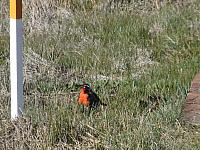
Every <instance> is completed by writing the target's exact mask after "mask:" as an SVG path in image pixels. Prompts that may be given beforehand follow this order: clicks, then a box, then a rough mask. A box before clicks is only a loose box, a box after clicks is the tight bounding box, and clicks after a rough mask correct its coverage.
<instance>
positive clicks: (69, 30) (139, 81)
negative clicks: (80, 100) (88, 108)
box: [0, 2, 200, 150]
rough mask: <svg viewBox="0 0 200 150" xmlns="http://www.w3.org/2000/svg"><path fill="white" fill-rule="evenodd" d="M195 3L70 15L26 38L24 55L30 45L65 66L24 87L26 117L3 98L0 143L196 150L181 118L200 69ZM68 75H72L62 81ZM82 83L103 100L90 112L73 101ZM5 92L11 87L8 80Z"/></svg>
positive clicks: (194, 132)
mask: <svg viewBox="0 0 200 150" xmlns="http://www.w3.org/2000/svg"><path fill="white" fill-rule="evenodd" d="M199 6H200V3H199V2H196V3H193V4H192V3H191V4H188V5H187V6H182V7H175V6H174V5H170V4H168V5H166V6H164V7H163V8H162V9H161V10H159V11H158V10H153V11H149V12H148V15H147V14H146V12H144V11H143V10H141V11H140V10H131V11H128V10H121V9H119V10H113V11H112V12H104V11H95V12H91V13H87V14H85V13H83V14H81V13H74V16H73V18H72V19H69V20H62V19H60V18H58V19H57V20H58V22H59V24H60V29H59V30H58V32H55V29H53V28H51V27H50V29H48V30H47V29H46V30H45V29H44V31H43V32H40V33H37V32H33V33H31V34H30V35H26V37H25V52H26V53H28V52H29V49H32V50H33V51H35V52H36V53H38V54H39V55H40V56H41V57H43V58H45V59H46V60H47V61H48V62H51V64H53V65H52V66H54V65H55V66H58V67H60V66H62V67H63V68H64V70H62V71H61V72H59V71H57V72H58V74H59V75H60V76H57V74H50V73H49V72H48V71H51V68H50V69H49V70H46V71H44V72H42V73H41V74H42V75H41V76H38V77H36V78H37V80H36V82H35V83H33V84H30V86H27V87H28V88H26V90H25V112H24V113H25V114H24V117H23V118H20V119H19V120H17V121H14V122H11V121H10V119H9V118H10V113H9V111H10V107H8V106H10V98H9V96H5V95H3V96H2V97H1V99H0V101H1V105H0V112H2V113H0V114H1V115H0V116H1V120H0V139H1V140H0V148H8V149H27V148H30V149H54V148H58V149H67V148H68V149H76V148H77V149H144V150H145V149H181V150H182V149H185V150H187V149H199V147H200V146H199V144H198V143H199V140H200V136H199V128H198V127H192V126H191V127H190V126H188V125H185V124H184V123H182V121H181V119H180V118H181V110H182V106H183V104H184V102H185V98H186V95H187V92H188V89H189V86H190V82H191V80H192V78H193V77H194V75H195V74H196V73H197V72H198V71H199V66H200V61H199V57H200V51H199V45H200V43H199V42H200V41H199V30H198V29H199V27H198V21H199V19H200V17H199V14H198V11H199V8H200V7H199ZM135 12H137V13H135ZM5 39H6V38H1V37H0V43H7V44H0V51H2V53H4V54H5V53H7V52H6V51H5V50H7V49H8V39H7V40H5ZM0 60H3V61H5V58H3V59H1V58H0ZM148 61H150V63H148ZM151 63H152V64H151ZM138 64H140V65H138ZM5 65H6V64H2V63H1V66H4V67H5ZM42 67H43V66H41V68H40V69H41V70H42ZM44 70H45V69H44ZM4 71H5V72H6V71H7V69H5V70H4ZM66 72H73V74H72V76H70V77H69V79H66V78H61V75H63V76H67V75H66V74H65V73H66ZM139 72H140V73H139ZM138 73H139V75H138ZM98 75H102V76H104V77H107V79H106V80H97V79H95V77H97V76H98ZM135 75H136V77H135ZM8 76H9V74H8V73H7V72H6V74H4V75H2V78H8ZM71 78H72V79H71ZM82 80H85V81H86V82H88V83H90V84H91V85H92V87H93V88H94V90H95V91H96V92H97V93H98V95H99V96H100V98H101V99H102V101H103V102H105V103H107V104H108V106H107V107H106V108H101V109H100V110H96V111H93V112H92V114H91V115H90V116H89V117H88V116H87V115H86V114H84V113H80V110H79V108H78V107H77V103H76V99H77V96H78V92H79V88H78V87H77V84H78V83H82ZM3 89H4V90H5V89H7V91H8V90H9V81H5V82H3V83H2V89H1V91H3ZM1 95H2V94H1ZM156 96H157V97H159V98H158V99H159V100H158V101H159V102H158V103H156V100H155V97H156ZM152 97H153V100H152ZM155 103H156V104H157V105H156V106H155ZM143 104H144V105H143Z"/></svg>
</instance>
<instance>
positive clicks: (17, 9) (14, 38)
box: [10, 0, 24, 119]
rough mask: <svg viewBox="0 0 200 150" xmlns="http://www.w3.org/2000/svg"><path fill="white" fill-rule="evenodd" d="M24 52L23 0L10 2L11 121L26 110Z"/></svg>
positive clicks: (11, 0)
mask: <svg viewBox="0 0 200 150" xmlns="http://www.w3.org/2000/svg"><path fill="white" fill-rule="evenodd" d="M22 50H23V24H22V0H10V81H11V119H15V118H17V117H19V116H20V115H22V113H23V109H24V98H23V56H22Z"/></svg>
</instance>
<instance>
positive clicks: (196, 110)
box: [183, 72, 200, 124]
mask: <svg viewBox="0 0 200 150" xmlns="http://www.w3.org/2000/svg"><path fill="white" fill-rule="evenodd" d="M183 120H184V121H186V122H187V123H190V124H200V72H199V73H198V74H197V75H196V76H195V77H194V79H193V81H192V82H191V87H190V90H189V92H188V95H187V98H186V103H185V105H184V107H183Z"/></svg>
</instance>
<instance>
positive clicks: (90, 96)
mask: <svg viewBox="0 0 200 150" xmlns="http://www.w3.org/2000/svg"><path fill="white" fill-rule="evenodd" d="M78 104H79V105H82V107H83V111H84V107H88V109H89V110H88V115H89V114H90V112H91V109H96V108H98V107H99V106H100V105H102V106H107V104H105V103H103V102H102V101H101V100H100V98H99V97H98V95H97V94H96V93H95V92H94V91H93V90H92V88H91V87H90V85H89V84H87V83H84V84H82V85H81V90H80V94H79V97H78Z"/></svg>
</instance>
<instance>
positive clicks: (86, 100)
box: [78, 88, 90, 106]
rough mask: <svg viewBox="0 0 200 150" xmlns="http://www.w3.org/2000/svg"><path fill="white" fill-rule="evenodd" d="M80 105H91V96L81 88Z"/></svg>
mask: <svg viewBox="0 0 200 150" xmlns="http://www.w3.org/2000/svg"><path fill="white" fill-rule="evenodd" d="M78 103H79V104H81V105H84V106H89V105H90V100H89V95H88V93H87V92H86V91H85V89H84V88H81V92H80V94H79V98H78Z"/></svg>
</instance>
